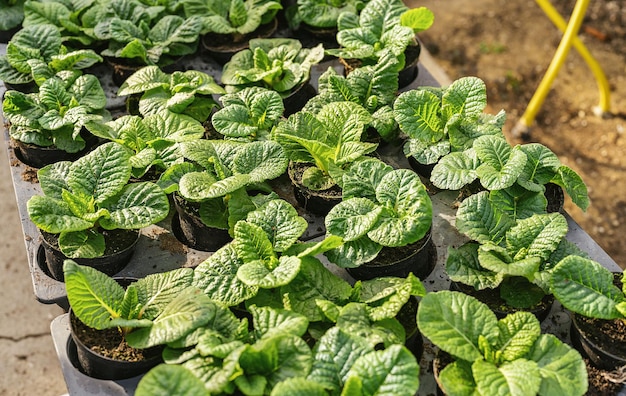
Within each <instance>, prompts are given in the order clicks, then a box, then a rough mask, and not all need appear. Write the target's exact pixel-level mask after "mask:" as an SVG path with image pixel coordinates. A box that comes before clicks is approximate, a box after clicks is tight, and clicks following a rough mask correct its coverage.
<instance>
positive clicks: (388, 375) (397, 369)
mask: <svg viewBox="0 0 626 396" xmlns="http://www.w3.org/2000/svg"><path fill="white" fill-rule="evenodd" d="M419 371H420V368H419V365H418V363H417V361H416V360H415V356H413V354H411V352H409V350H408V349H406V347H404V346H402V345H392V346H390V347H389V348H387V349H385V350H382V351H374V352H370V353H368V354H366V355H363V356H361V357H360V358H359V359H357V360H356V362H354V365H353V366H352V368H351V369H350V371H348V373H347V374H346V380H345V381H346V382H348V381H349V378H350V377H352V376H355V377H358V378H360V379H361V381H362V383H363V395H389V396H391V395H399V394H406V395H412V394H415V393H416V392H417V389H418V388H419Z"/></svg>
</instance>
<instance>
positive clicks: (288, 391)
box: [270, 377, 328, 396]
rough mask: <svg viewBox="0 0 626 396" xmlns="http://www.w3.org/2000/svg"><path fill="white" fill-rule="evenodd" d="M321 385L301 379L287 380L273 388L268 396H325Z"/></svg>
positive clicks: (324, 390) (326, 393) (325, 393)
mask: <svg viewBox="0 0 626 396" xmlns="http://www.w3.org/2000/svg"><path fill="white" fill-rule="evenodd" d="M326 395H328V392H326V388H324V386H322V385H321V384H319V383H317V382H315V381H312V380H309V379H306V378H301V377H293V378H288V379H286V380H284V381H281V382H279V383H277V384H276V386H274V388H273V389H272V392H271V393H270V396H326Z"/></svg>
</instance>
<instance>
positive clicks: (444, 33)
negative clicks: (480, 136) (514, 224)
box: [406, 0, 626, 268]
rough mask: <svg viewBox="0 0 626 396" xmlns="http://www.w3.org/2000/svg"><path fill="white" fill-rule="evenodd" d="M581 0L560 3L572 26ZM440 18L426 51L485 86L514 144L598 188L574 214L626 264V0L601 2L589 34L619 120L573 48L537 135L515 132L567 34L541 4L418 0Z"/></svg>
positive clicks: (583, 35)
mask: <svg viewBox="0 0 626 396" xmlns="http://www.w3.org/2000/svg"><path fill="white" fill-rule="evenodd" d="M575 3H576V2H575V1H574V0H553V1H552V4H553V5H554V6H555V7H556V8H557V9H558V10H559V12H560V13H561V15H562V16H563V17H564V18H565V19H566V20H568V19H569V16H570V14H571V12H572V10H573V9H574V5H575ZM406 4H407V5H409V6H411V7H417V6H425V7H428V8H429V9H430V10H432V11H433V13H434V14H435V23H434V24H433V26H432V27H431V28H430V29H429V30H427V31H425V32H422V33H420V34H419V37H420V40H421V41H422V42H423V44H424V46H425V48H426V49H427V50H428V51H429V52H430V54H431V55H432V56H433V57H434V58H435V60H436V61H437V63H438V64H439V65H440V66H441V67H442V68H443V69H444V70H445V71H446V73H447V74H448V76H449V77H450V78H451V79H452V80H455V79H457V78H460V77H463V76H477V77H479V78H481V79H482V80H484V81H485V83H486V85H487V92H488V96H487V98H488V103H489V105H488V112H490V113H496V112H497V111H499V110H500V109H504V110H505V111H506V113H507V123H506V127H505V134H506V135H507V138H508V140H509V142H510V143H512V144H517V143H525V142H528V141H532V142H540V143H543V144H544V145H546V146H548V147H549V148H550V149H551V150H552V151H554V152H555V153H556V154H557V155H558V156H559V158H560V160H561V162H562V163H564V164H565V165H568V166H570V167H571V168H573V169H574V170H576V171H577V172H578V173H579V174H580V175H581V177H582V178H583V180H584V181H585V183H586V184H587V187H588V189H589V196H590V200H591V205H590V207H589V208H588V209H587V211H586V212H583V211H581V210H580V209H578V208H577V207H576V206H575V205H573V204H572V203H571V202H570V201H569V200H568V201H567V202H566V205H565V209H566V210H567V212H568V213H569V214H570V215H571V216H572V217H573V218H574V220H575V221H576V222H577V223H578V224H579V225H580V226H581V227H582V228H583V229H584V230H585V231H587V233H588V234H590V235H591V237H592V238H593V239H594V240H595V241H596V242H597V243H598V244H599V245H600V246H601V247H602V248H603V249H604V250H605V251H606V252H607V253H608V254H609V255H610V256H611V257H612V258H613V259H614V260H615V261H616V262H617V264H618V265H620V266H621V267H622V268H626V243H624V242H623V238H624V236H625V235H626V134H625V129H626V0H621V1H605V0H598V1H591V2H590V5H589V8H588V9H587V13H586V17H585V20H584V21H583V26H582V28H581V30H580V34H579V38H580V39H581V40H582V42H583V43H584V44H585V46H586V47H587V48H588V50H589V51H590V52H591V54H592V55H593V56H594V57H595V58H596V59H597V61H598V62H599V63H600V65H601V66H602V68H603V70H604V72H605V74H606V76H607V79H608V81H609V84H610V86H611V112H612V116H611V117H610V118H605V119H602V118H599V117H597V116H596V115H594V113H593V111H592V109H593V107H595V106H597V105H598V103H599V92H598V88H597V84H596V82H595V80H594V77H593V74H592V73H591V71H590V70H589V68H588V67H587V65H586V63H585V62H584V60H583V59H582V58H581V57H580V55H579V54H578V53H577V52H576V50H575V49H574V48H572V49H571V50H570V52H569V55H568V57H567V60H566V63H565V64H564V65H563V68H562V69H561V71H560V72H559V75H558V76H557V78H556V80H555V82H554V84H553V85H552V89H551V91H550V93H549V95H548V96H547V98H546V100H545V102H544V104H543V106H542V108H541V110H540V112H539V113H538V114H537V117H536V119H535V122H534V124H533V125H532V128H531V131H530V134H529V136H528V137H527V139H525V140H521V139H519V138H516V137H514V136H513V135H512V133H511V131H512V129H513V127H514V126H515V124H516V123H517V122H518V121H519V117H520V116H521V115H522V114H523V113H524V111H525V109H526V106H527V105H528V102H529V101H530V99H531V97H532V96H533V94H534V92H535V90H536V88H537V87H538V85H539V82H540V81H541V79H542V78H543V76H544V73H545V71H546V70H547V68H548V65H549V64H550V62H551V60H552V57H553V56H554V53H555V51H556V49H557V47H558V45H559V42H560V40H561V37H562V34H561V32H560V31H559V30H558V29H557V28H556V27H555V26H554V25H552V23H551V22H550V20H549V19H548V18H547V16H546V15H545V14H544V13H543V11H542V10H541V9H540V8H539V6H538V5H537V4H536V3H535V2H533V1H519V0H518V1H512V0H411V1H406Z"/></svg>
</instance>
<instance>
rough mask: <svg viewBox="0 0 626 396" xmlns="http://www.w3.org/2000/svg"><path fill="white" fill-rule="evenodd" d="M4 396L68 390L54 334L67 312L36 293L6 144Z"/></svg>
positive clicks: (1, 223)
mask: <svg viewBox="0 0 626 396" xmlns="http://www.w3.org/2000/svg"><path fill="white" fill-rule="evenodd" d="M0 148H1V150H0V151H1V152H2V153H1V154H0V233H1V235H2V237H1V238H0V270H1V271H2V275H1V276H0V301H1V302H2V304H1V305H0V395H6V396H21V395H24V396H26V395H29V396H30V395H40V396H48V395H49V396H59V395H62V394H64V393H66V392H67V389H66V386H65V381H64V380H63V374H62V372H61V366H60V364H59V360H58V357H57V354H56V352H55V349H54V344H53V342H52V336H51V334H50V322H51V321H52V319H54V318H55V317H57V316H58V315H61V314H62V313H63V310H62V309H61V308H59V307H58V306H56V305H45V304H41V303H40V302H38V301H37V300H36V299H35V296H34V294H33V284H32V281H31V276H30V273H29V267H28V260H27V257H26V250H25V245H24V234H23V232H22V227H21V223H20V219H19V216H18V212H17V204H16V200H15V192H14V190H13V183H12V181H11V176H10V171H9V162H8V157H7V155H6V152H7V151H6V147H5V142H4V140H3V141H2V143H0Z"/></svg>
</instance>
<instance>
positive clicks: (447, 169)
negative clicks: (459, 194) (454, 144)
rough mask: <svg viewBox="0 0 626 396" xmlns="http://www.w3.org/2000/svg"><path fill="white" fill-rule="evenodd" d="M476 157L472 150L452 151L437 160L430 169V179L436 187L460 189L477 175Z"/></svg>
mask: <svg viewBox="0 0 626 396" xmlns="http://www.w3.org/2000/svg"><path fill="white" fill-rule="evenodd" d="M479 164H480V163H479V161H478V158H477V157H476V155H475V153H474V152H473V150H468V151H464V152H452V153H450V154H448V155H446V156H444V157H443V158H441V159H440V160H439V162H438V163H437V165H435V167H434V168H433V170H432V173H431V176H430V181H431V182H432V183H433V185H435V187H437V188H441V189H446V190H460V189H461V188H462V187H464V186H466V185H467V184H470V183H471V182H473V181H474V180H476V178H477V177H478V176H477V174H476V170H477V168H478V166H479Z"/></svg>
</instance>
